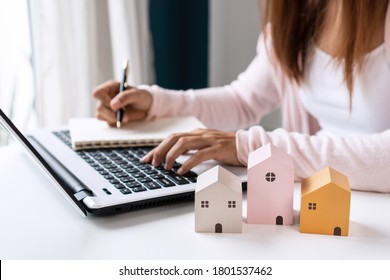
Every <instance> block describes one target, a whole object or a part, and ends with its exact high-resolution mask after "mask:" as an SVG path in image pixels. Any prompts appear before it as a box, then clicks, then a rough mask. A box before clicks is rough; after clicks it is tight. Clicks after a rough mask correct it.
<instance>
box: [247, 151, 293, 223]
mask: <svg viewBox="0 0 390 280" xmlns="http://www.w3.org/2000/svg"><path fill="white" fill-rule="evenodd" d="M293 195H294V163H293V160H292V158H291V157H290V156H289V155H288V154H287V153H285V152H284V151H283V150H281V149H279V148H277V147H276V146H274V145H272V144H267V145H264V146H263V147H261V148H259V149H257V150H255V151H253V152H251V153H250V154H249V158H248V186H247V223H248V224H273V225H275V224H277V225H292V223H293Z"/></svg>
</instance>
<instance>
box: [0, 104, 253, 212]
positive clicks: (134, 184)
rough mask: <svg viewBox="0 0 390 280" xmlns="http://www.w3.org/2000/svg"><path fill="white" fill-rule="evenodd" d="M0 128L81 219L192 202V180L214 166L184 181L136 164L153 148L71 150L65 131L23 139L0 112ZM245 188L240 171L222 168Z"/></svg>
mask: <svg viewBox="0 0 390 280" xmlns="http://www.w3.org/2000/svg"><path fill="white" fill-rule="evenodd" d="M0 123H1V124H2V125H3V126H4V128H5V129H6V130H8V131H9V133H10V134H11V135H12V136H13V137H14V138H15V140H16V141H17V142H18V143H20V144H21V145H22V146H23V148H24V150H25V151H26V152H27V155H28V156H29V157H30V158H31V159H32V160H33V161H34V162H35V163H37V164H38V166H39V167H40V169H41V170H42V171H43V172H44V173H45V174H46V175H47V176H48V177H49V178H50V179H51V181H52V183H53V186H55V187H56V188H57V189H58V190H59V191H60V192H61V193H62V194H63V195H64V196H65V198H66V200H67V201H68V202H69V203H70V204H72V205H73V206H74V208H75V209H76V210H77V211H78V212H79V213H80V214H81V215H82V216H88V215H111V214H117V213H121V212H128V211H133V210H138V209H144V208H149V207H155V206H162V205H166V204H171V203H178V202H184V201H193V200H194V193H195V187H196V180H197V176H198V175H199V174H201V173H202V172H204V171H206V170H208V169H210V168H212V167H213V166H215V165H217V164H218V163H217V162H216V161H213V160H210V161H207V162H204V163H202V164H200V165H198V166H196V167H195V168H193V169H192V170H191V171H190V172H188V173H187V174H185V175H184V176H179V175H178V174H176V172H175V171H176V170H177V169H178V168H179V167H180V165H181V163H183V162H184V161H185V160H186V159H187V158H188V157H189V155H183V156H180V157H179V158H178V159H177V162H176V163H175V166H174V168H173V169H172V170H165V169H164V168H163V167H162V166H160V167H157V168H155V167H153V166H152V165H150V164H144V163H142V162H140V158H142V157H143V155H145V154H146V153H147V152H148V151H149V150H150V149H152V148H153V147H130V148H115V149H93V150H82V151H74V150H73V149H72V147H71V139H70V133H69V130H67V128H66V127H61V128H58V129H45V128H43V129H37V130H35V131H33V132H32V133H29V134H26V135H24V134H23V133H21V132H20V130H19V129H18V128H17V127H16V126H15V125H14V124H13V123H12V121H11V120H10V119H9V118H8V117H7V115H6V114H5V113H4V112H3V111H2V110H1V109H0ZM224 167H225V168H227V169H228V170H229V171H231V172H233V173H234V174H236V175H237V176H239V177H240V178H241V180H242V182H243V188H244V189H245V187H246V179H247V178H246V168H245V167H233V166H224Z"/></svg>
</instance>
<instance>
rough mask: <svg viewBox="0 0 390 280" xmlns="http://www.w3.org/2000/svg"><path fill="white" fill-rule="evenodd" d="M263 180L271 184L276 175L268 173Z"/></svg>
mask: <svg viewBox="0 0 390 280" xmlns="http://www.w3.org/2000/svg"><path fill="white" fill-rule="evenodd" d="M265 179H266V180H267V181H268V182H270V183H272V182H273V181H275V179H276V175H275V173H273V172H268V173H267V174H265Z"/></svg>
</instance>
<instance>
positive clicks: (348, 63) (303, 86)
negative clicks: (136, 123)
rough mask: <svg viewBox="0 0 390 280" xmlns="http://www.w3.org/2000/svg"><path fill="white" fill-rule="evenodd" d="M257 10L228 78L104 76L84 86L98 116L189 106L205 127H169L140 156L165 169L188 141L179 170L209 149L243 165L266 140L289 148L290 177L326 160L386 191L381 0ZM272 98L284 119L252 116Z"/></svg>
mask: <svg viewBox="0 0 390 280" xmlns="http://www.w3.org/2000/svg"><path fill="white" fill-rule="evenodd" d="M387 18H389V19H387ZM265 19H266V21H267V22H268V23H267V24H266V25H265V28H264V30H263V32H262V34H261V35H260V38H259V42H258V47H257V55H256V57H255V58H254V60H253V61H252V62H251V64H250V65H249V66H248V68H247V69H246V70H245V71H244V72H243V73H242V74H240V75H239V77H238V78H237V80H236V81H234V82H232V83H231V84H230V85H228V86H225V87H219V88H209V89H202V90H188V91H174V90H166V89H162V88H160V87H158V86H140V87H138V88H137V89H129V90H126V91H124V92H122V93H120V94H118V95H116V93H117V91H118V83H117V82H114V81H109V82H106V83H105V84H103V85H101V86H99V87H98V88H97V89H96V90H95V91H94V93H93V94H94V96H95V97H96V98H97V99H99V101H100V102H99V103H98V107H97V113H96V116H97V118H99V119H101V120H106V121H107V122H109V123H111V124H114V123H115V121H116V119H115V113H114V112H115V111H116V110H118V109H119V108H125V110H126V113H125V117H124V120H123V121H124V122H129V121H132V120H140V119H153V118H159V117H163V116H172V115H195V116H197V117H198V118H199V119H200V120H201V121H203V123H204V124H205V125H206V126H207V127H210V129H204V130H197V131H194V132H192V133H185V134H175V135H171V136H170V137H169V138H167V139H166V140H164V141H163V142H162V143H161V144H160V145H159V146H158V147H156V148H155V149H153V150H152V151H151V152H150V153H149V154H147V155H146V156H145V157H144V159H143V160H144V161H145V162H151V163H152V164H153V165H156V166H157V165H159V164H160V163H161V162H162V161H163V160H165V168H166V169H170V168H172V165H173V162H174V160H175V159H176V158H177V157H178V156H179V155H181V154H183V153H185V152H187V151H189V150H196V151H197V152H196V153H195V154H194V155H192V156H191V157H190V159H189V160H188V161H187V162H185V163H184V164H183V166H182V167H181V169H179V171H178V172H179V173H185V172H186V171H188V170H189V169H190V168H192V167H193V166H195V165H197V164H199V163H200V162H202V161H205V160H208V159H216V160H219V161H221V162H224V163H228V164H232V165H246V164H247V159H248V154H249V153H250V152H251V151H253V150H255V149H257V148H259V147H261V146H262V145H264V144H267V143H269V142H271V143H273V144H274V145H276V146H278V147H280V148H282V149H283V150H285V151H286V152H287V153H289V154H290V155H291V156H292V157H293V158H294V164H295V175H296V180H301V179H302V178H305V177H307V176H310V175H312V174H313V173H314V172H316V171H318V170H320V169H322V168H323V167H325V166H331V167H333V168H334V169H336V170H339V171H340V172H342V173H344V174H346V175H347V176H348V177H349V181H350V185H351V187H352V188H354V189H357V190H371V191H379V192H390V178H389V175H388V172H389V171H390V113H389V112H390V111H389V107H390V68H389V65H390V63H389V61H390V55H388V56H386V53H390V15H389V12H388V0H375V1H367V0H354V1H350V0H340V1H335V0H307V1H298V0H295V1H291V0H272V1H268V3H267V8H266V15H265ZM385 33H386V36H385ZM388 33H389V36H387V35H388ZM387 37H389V38H387ZM115 95H116V96H115ZM279 106H280V107H281V108H282V113H283V114H282V117H283V128H280V129H276V130H275V131H271V132H268V131H265V130H264V129H263V128H262V127H261V126H258V125H255V124H258V123H259V121H260V119H261V117H262V116H264V115H265V114H267V113H269V112H270V111H272V110H273V109H275V108H276V107H279ZM249 125H254V126H252V127H250V128H249V129H248V130H238V131H237V132H226V131H222V130H214V129H213V128H217V129H225V130H231V129H233V128H234V129H237V128H244V127H248V126H249Z"/></svg>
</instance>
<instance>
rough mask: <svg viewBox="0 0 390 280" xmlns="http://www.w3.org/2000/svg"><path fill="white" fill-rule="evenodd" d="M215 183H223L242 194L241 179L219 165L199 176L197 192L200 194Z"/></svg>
mask: <svg viewBox="0 0 390 280" xmlns="http://www.w3.org/2000/svg"><path fill="white" fill-rule="evenodd" d="M215 183H221V184H223V185H224V186H226V187H228V188H230V189H232V190H233V191H235V192H237V193H242V189H241V179H240V178H239V177H237V176H236V175H234V174H233V173H231V172H230V171H228V170H226V169H225V168H223V167H221V166H219V165H217V166H215V167H213V168H211V169H209V170H207V171H205V172H203V173H202V174H200V175H199V176H198V180H197V183H196V190H195V192H200V191H201V190H203V189H205V188H207V187H208V186H210V185H213V184H215Z"/></svg>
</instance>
